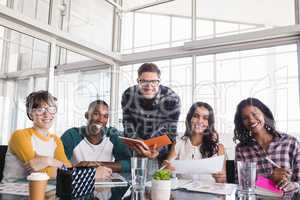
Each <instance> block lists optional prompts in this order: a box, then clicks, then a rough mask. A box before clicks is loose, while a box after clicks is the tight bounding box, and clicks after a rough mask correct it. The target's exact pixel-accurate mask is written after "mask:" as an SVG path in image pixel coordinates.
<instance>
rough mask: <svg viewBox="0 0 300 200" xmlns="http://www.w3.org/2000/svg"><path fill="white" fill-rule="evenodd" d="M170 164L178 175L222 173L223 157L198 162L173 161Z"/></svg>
mask: <svg viewBox="0 0 300 200" xmlns="http://www.w3.org/2000/svg"><path fill="white" fill-rule="evenodd" d="M171 164H172V166H174V167H175V171H174V172H175V173H178V174H212V173H216V172H220V171H222V169H223V166H224V155H223V156H215V157H211V158H205V159H199V160H173V161H171Z"/></svg>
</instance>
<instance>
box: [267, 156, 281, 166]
mask: <svg viewBox="0 0 300 200" xmlns="http://www.w3.org/2000/svg"><path fill="white" fill-rule="evenodd" d="M266 160H267V161H269V163H271V164H272V165H273V166H274V167H277V168H281V167H280V166H279V165H278V164H277V163H275V162H274V161H273V160H271V159H270V158H269V157H268V156H266Z"/></svg>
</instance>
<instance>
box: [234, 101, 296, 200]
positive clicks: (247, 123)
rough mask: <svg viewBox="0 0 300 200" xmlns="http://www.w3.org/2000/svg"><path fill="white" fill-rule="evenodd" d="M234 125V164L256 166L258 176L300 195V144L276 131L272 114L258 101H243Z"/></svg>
mask: <svg viewBox="0 0 300 200" xmlns="http://www.w3.org/2000/svg"><path fill="white" fill-rule="evenodd" d="M234 124H235V128H234V141H236V140H239V144H237V146H236V149H235V156H236V158H235V161H236V162H237V161H249V162H256V165H257V167H256V174H257V176H264V177H267V178H271V179H272V180H273V181H274V182H275V183H276V184H277V186H278V187H279V188H281V189H282V190H284V191H285V192H291V191H298V192H299V189H300V187H299V183H300V143H299V142H298V140H297V139H296V138H295V137H292V136H290V135H287V134H285V133H280V132H279V131H277V130H276V128H275V120H274V117H273V114H272V112H271V110H270V109H269V108H268V107H267V106H266V105H265V104H263V103H262V102H261V101H260V100H258V99H256V98H247V99H244V100H242V101H241V102H240V103H239V104H238V106H237V109H236V113H235V117H234ZM297 199H298V198H297Z"/></svg>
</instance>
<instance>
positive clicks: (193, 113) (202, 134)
mask: <svg viewBox="0 0 300 200" xmlns="http://www.w3.org/2000/svg"><path fill="white" fill-rule="evenodd" d="M185 125H186V130H185V133H184V136H182V137H181V138H179V139H177V140H176V143H175V144H174V145H173V146H172V149H171V151H170V153H169V155H168V158H167V160H166V161H165V162H164V163H165V164H166V165H167V167H168V168H169V169H171V170H174V167H173V166H171V164H170V162H169V160H172V159H177V160H197V159H202V158H209V157H213V156H217V155H224V154H225V149H224V146H223V145H222V144H219V143H218V140H219V139H218V133H217V132H216V130H215V118H214V112H213V109H212V107H211V106H210V105H209V104H207V103H204V102H196V103H194V104H193V105H192V106H191V108H190V110H189V112H188V114H187V116H186V121H185ZM184 177H185V178H190V177H189V175H185V176H184ZM198 178H200V179H205V180H206V181H207V180H211V181H216V182H225V181H226V173H225V170H223V171H221V172H219V173H215V174H212V176H211V175H208V176H207V175H206V176H203V175H201V176H199V177H198ZM213 178H214V179H213Z"/></svg>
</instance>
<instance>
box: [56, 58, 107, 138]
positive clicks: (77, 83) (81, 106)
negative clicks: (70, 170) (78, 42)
mask: <svg viewBox="0 0 300 200" xmlns="http://www.w3.org/2000/svg"><path fill="white" fill-rule="evenodd" d="M84 58H86V57H84ZM85 61H86V60H81V61H79V62H77V61H73V62H71V63H69V62H62V63H63V67H64V69H65V71H61V69H60V67H61V66H60V65H58V68H57V74H56V75H55V77H54V84H55V85H54V95H55V96H56V97H57V99H58V114H57V120H56V123H55V131H56V133H57V134H59V135H61V134H63V132H64V131H65V130H67V129H68V128H70V127H74V126H75V127H79V126H82V125H84V124H86V119H85V118H84V113H85V112H86V111H87V109H88V105H89V103H91V102H92V101H94V100H97V99H101V100H104V101H106V102H107V103H108V105H109V104H110V93H111V72H110V68H108V66H107V68H103V69H97V70H92V69H91V68H90V69H89V68H88V66H87V65H88V63H90V62H91V59H89V61H86V62H85ZM77 65H82V66H85V67H81V68H80V69H76V68H74V67H73V66H77ZM92 67H93V68H95V67H97V66H94V65H93V66H92ZM101 67H103V66H101ZM101 67H100V66H99V68H101ZM69 68H71V69H72V68H73V69H72V70H70V71H69V70H68V69H69ZM85 68H86V69H85ZM83 69H84V71H83Z"/></svg>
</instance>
